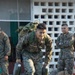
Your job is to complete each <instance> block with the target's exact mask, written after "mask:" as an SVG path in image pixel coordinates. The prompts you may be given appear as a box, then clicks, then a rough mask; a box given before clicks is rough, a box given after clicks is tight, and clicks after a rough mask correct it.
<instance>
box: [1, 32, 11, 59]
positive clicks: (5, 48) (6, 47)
mask: <svg viewBox="0 0 75 75" xmlns="http://www.w3.org/2000/svg"><path fill="white" fill-rule="evenodd" d="M10 52H11V46H10V42H9V38H8V36H7V35H6V34H5V33H4V32H3V31H0V59H2V58H4V56H5V55H10Z"/></svg>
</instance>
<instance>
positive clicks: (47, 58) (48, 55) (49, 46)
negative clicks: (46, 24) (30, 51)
mask: <svg viewBox="0 0 75 75" xmlns="http://www.w3.org/2000/svg"><path fill="white" fill-rule="evenodd" d="M45 45H46V54H45V64H46V65H47V64H48V63H49V62H50V60H51V57H52V39H51V37H50V36H47V38H46V42H45Z"/></svg>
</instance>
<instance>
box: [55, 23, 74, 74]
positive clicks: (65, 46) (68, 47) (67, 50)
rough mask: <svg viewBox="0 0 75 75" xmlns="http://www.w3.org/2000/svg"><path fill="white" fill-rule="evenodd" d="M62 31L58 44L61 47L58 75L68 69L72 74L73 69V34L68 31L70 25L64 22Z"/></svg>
mask: <svg viewBox="0 0 75 75" xmlns="http://www.w3.org/2000/svg"><path fill="white" fill-rule="evenodd" d="M61 28H62V33H61V34H60V36H59V37H58V38H57V41H56V45H57V47H58V48H60V54H59V60H58V75H61V73H62V71H65V70H66V71H67V73H68V75H72V71H73V58H74V56H73V43H72V42H73V36H72V34H71V33H69V31H68V25H67V24H62V27H61ZM63 73H64V75H66V74H65V72H63Z"/></svg>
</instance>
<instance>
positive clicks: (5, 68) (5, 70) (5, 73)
mask: <svg viewBox="0 0 75 75" xmlns="http://www.w3.org/2000/svg"><path fill="white" fill-rule="evenodd" d="M8 65H9V64H8V61H4V62H1V67H2V70H3V74H2V75H9V72H8Z"/></svg>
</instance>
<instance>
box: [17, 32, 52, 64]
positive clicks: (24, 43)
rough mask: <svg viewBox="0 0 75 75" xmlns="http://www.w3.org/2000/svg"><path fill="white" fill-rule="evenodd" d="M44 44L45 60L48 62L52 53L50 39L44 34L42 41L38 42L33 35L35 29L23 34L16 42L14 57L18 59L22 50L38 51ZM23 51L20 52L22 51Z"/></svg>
mask: <svg viewBox="0 0 75 75" xmlns="http://www.w3.org/2000/svg"><path fill="white" fill-rule="evenodd" d="M44 46H46V53H45V58H46V60H45V61H46V62H47V63H48V61H49V60H50V58H51V55H52V40H51V38H50V37H49V35H47V34H45V36H44V39H43V41H42V42H39V41H38V39H37V38H36V36H35V31H33V32H31V33H29V34H27V35H25V36H24V37H23V38H21V40H20V41H19V42H18V44H17V46H16V58H17V59H20V54H21V51H22V50H24V51H27V52H29V53H39V52H40V51H41V49H42V48H44ZM24 51H23V52H22V53H24Z"/></svg>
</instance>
